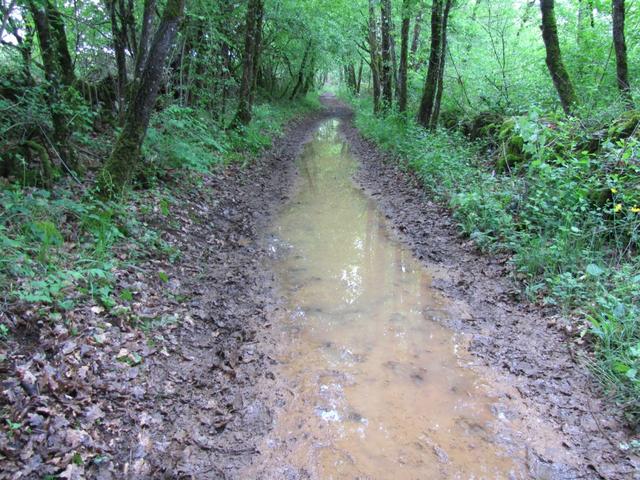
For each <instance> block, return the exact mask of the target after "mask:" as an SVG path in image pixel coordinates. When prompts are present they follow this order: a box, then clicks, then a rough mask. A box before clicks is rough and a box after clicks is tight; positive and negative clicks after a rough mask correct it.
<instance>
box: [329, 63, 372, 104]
mask: <svg viewBox="0 0 640 480" xmlns="http://www.w3.org/2000/svg"><path fill="white" fill-rule="evenodd" d="M363 67H364V62H363V61H362V59H360V67H359V68H358V79H357V80H356V95H360V86H361V85H362V69H363ZM323 83H324V82H323Z"/></svg>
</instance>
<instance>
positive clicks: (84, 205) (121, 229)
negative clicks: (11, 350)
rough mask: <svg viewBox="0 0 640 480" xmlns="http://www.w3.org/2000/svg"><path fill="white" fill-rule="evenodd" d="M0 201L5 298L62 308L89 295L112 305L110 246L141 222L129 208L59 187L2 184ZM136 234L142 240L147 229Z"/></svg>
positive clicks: (1, 284)
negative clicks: (47, 187)
mask: <svg viewBox="0 0 640 480" xmlns="http://www.w3.org/2000/svg"><path fill="white" fill-rule="evenodd" d="M0 207H1V208H0V245H1V247H2V250H3V256H2V259H0V288H2V290H3V292H5V300H7V299H19V300H22V301H24V302H29V303H43V304H49V305H52V306H54V307H55V308H59V309H63V310H64V309H69V308H72V307H73V306H74V304H75V303H76V302H77V301H78V299H80V298H82V297H83V296H90V297H93V298H95V299H96V300H97V301H98V302H100V303H102V304H103V305H105V306H107V307H110V306H112V305H113V300H112V299H111V289H112V287H111V284H112V281H113V278H112V275H111V271H112V269H113V267H114V259H113V258H112V253H111V249H112V247H113V246H114V245H115V244H116V243H117V242H119V241H121V240H123V239H124V238H125V237H126V235H127V234H128V233H131V232H137V233H139V231H140V230H141V229H143V228H144V227H141V226H140V224H139V222H138V221H137V220H136V219H135V217H131V216H130V212H129V211H128V210H127V208H125V207H124V206H122V205H119V204H116V203H112V202H110V203H105V202H102V201H100V200H98V199H97V198H95V197H93V196H91V195H89V194H86V195H84V196H78V195H77V194H75V193H73V192H71V191H69V190H65V189H62V188H59V189H56V190H55V193H51V192H49V191H47V190H41V189H24V188H21V187H18V186H4V187H3V188H2V189H0ZM147 236H148V235H147ZM135 238H140V240H141V241H144V240H145V235H140V236H139V237H135ZM151 245H153V243H151Z"/></svg>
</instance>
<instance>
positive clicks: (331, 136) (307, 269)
mask: <svg viewBox="0 0 640 480" xmlns="http://www.w3.org/2000/svg"><path fill="white" fill-rule="evenodd" d="M356 168H357V164H356V161H355V160H354V159H353V158H352V157H351V156H350V155H349V152H348V150H347V147H346V145H345V144H344V143H343V142H342V141H341V139H340V137H339V135H338V133H337V122H336V121H330V122H328V123H326V124H324V125H323V126H321V128H320V129H319V131H318V132H317V134H316V137H315V139H314V140H313V141H312V142H310V143H309V144H308V145H307V147H306V149H305V151H304V153H303V155H302V157H301V158H300V160H299V169H300V173H301V175H300V180H299V186H298V187H299V188H298V190H297V192H296V193H295V195H294V196H293V198H292V200H291V201H290V202H289V203H288V205H287V207H286V208H285V210H284V211H283V212H282V214H281V216H280V217H279V219H278V221H277V224H276V225H275V227H274V231H273V240H272V250H273V252H274V257H275V258H276V261H275V269H276V272H277V274H278V279H279V282H280V284H281V287H282V294H283V295H284V297H285V298H286V301H287V309H286V313H285V314H283V318H282V321H281V322H280V325H279V326H278V327H277V328H278V329H279V332H278V334H279V335H280V339H281V342H280V349H281V351H280V354H281V355H280V358H279V360H280V362H281V364H282V372H281V374H282V375H283V376H284V377H285V378H287V379H289V380H290V385H291V388H290V392H289V395H290V398H289V399H288V401H287V403H286V406H285V407H284V409H283V411H282V412H280V414H279V415H278V417H277V420H276V428H275V431H274V433H273V435H272V436H271V438H270V440H269V441H268V444H267V445H266V446H265V447H264V449H266V450H273V452H275V453H273V452H272V459H271V463H272V465H271V469H270V471H271V472H272V473H271V477H272V478H287V477H289V478H321V479H355V478H367V479H368V478H371V479H379V478H394V479H396V480H402V479H419V478H420V479H432V478H433V479H436V478H451V479H458V478H460V479H471V478H487V479H494V478H522V477H524V475H525V474H524V472H525V465H524V460H523V459H524V457H525V452H524V451H523V449H522V448H521V447H518V445H519V444H520V443H519V442H517V441H515V440H514V438H513V435H514V434H513V428H512V427H515V426H513V425H509V422H510V421H509V420H508V418H507V417H506V416H505V415H504V414H503V408H502V405H501V403H500V400H499V399H497V398H496V397H495V396H493V394H492V390H493V389H492V387H491V385H490V384H489V383H488V382H487V381H486V380H483V378H481V377H480V376H479V375H478V373H477V370H472V369H470V368H468V367H467V366H466V364H467V363H468V362H469V361H470V358H469V357H468V356H467V353H466V349H465V345H464V344H465V339H464V338H463V337H461V336H459V335H456V334H454V333H452V332H451V331H449V330H447V329H445V328H443V327H442V326H440V325H439V324H438V323H437V319H438V317H441V316H446V315H463V314H465V313H464V312H463V311H460V308H459V307H456V306H454V305H451V304H449V303H448V302H447V301H446V300H445V299H444V298H443V297H442V296H440V295H439V294H438V293H437V292H436V291H435V290H433V289H432V288H431V282H432V275H431V274H430V272H429V271H427V270H426V269H425V268H424V267H423V266H422V265H421V264H419V263H418V261H417V260H416V259H414V258H413V257H412V255H411V253H410V252H409V251H408V250H407V249H406V248H404V247H403V246H402V245H401V244H400V243H399V242H398V241H396V240H395V239H394V238H393V237H392V236H391V234H390V232H389V229H388V227H387V225H386V223H385V219H384V218H383V217H382V216H381V214H380V213H379V212H378V211H377V210H376V206H375V204H374V202H373V201H372V200H370V199H369V198H368V197H366V196H365V195H364V194H363V193H362V192H361V191H360V190H358V189H357V188H356V187H355V185H354V184H353V182H352V180H351V176H352V174H353V172H354V170H355V169H356ZM267 470H269V469H267ZM267 476H269V475H267Z"/></svg>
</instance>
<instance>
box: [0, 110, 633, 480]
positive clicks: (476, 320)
mask: <svg viewBox="0 0 640 480" xmlns="http://www.w3.org/2000/svg"><path fill="white" fill-rule="evenodd" d="M324 102H325V105H326V109H325V110H323V111H322V112H319V113H316V114H313V115H311V116H309V117H308V118H305V119H303V120H301V121H297V122H295V123H293V124H291V125H290V126H289V127H288V129H287V130H286V133H285V135H284V136H283V138H282V139H280V140H278V141H276V145H275V147H274V148H273V149H272V150H271V151H270V152H269V153H268V154H266V155H265V156H264V157H263V158H262V159H260V160H259V161H257V162H256V163H255V164H254V165H253V166H252V168H250V169H247V170H246V171H241V170H239V169H237V168H229V169H228V170H226V171H225V172H224V173H221V174H216V175H210V176H207V177H205V180H204V184H203V185H202V188H199V189H197V191H185V189H179V190H178V193H176V194H175V198H174V199H173V202H172V207H171V211H172V218H171V222H167V221H166V218H163V216H162V215H160V214H159V213H158V212H156V213H152V214H150V215H149V218H148V219H147V220H148V221H149V222H150V223H156V224H157V225H158V226H159V228H160V229H161V231H163V232H164V233H163V238H164V239H165V240H166V241H167V242H168V243H170V244H171V245H173V246H174V247H175V249H176V250H177V251H179V252H180V253H181V255H180V258H179V260H178V261H177V262H176V264H169V263H167V262H165V261H163V260H159V259H153V258H152V259H149V261H148V262H147V263H146V264H144V265H142V266H141V268H140V269H132V270H130V271H120V272H116V273H117V275H118V278H119V280H118V282H119V283H118V284H119V286H120V287H123V288H124V287H127V288H131V289H132V290H135V291H136V292H140V293H139V295H138V296H137V298H136V302H135V304H134V305H133V310H134V313H136V314H139V315H140V316H147V317H154V318H157V317H160V316H162V315H163V314H171V316H172V317H173V318H176V319H178V320H177V321H176V322H175V323H170V324H167V325H156V326H154V330H153V335H154V338H155V343H154V345H150V344H149V342H148V337H146V336H145V335H142V334H140V332H139V331H137V330H135V329H130V328H129V327H127V326H125V325H119V324H118V323H117V322H116V321H114V320H113V319H111V320H110V321H111V322H112V323H113V324H114V325H112V326H110V327H109V329H108V330H107V332H106V338H108V340H107V341H106V342H104V343H103V344H102V345H96V344H95V341H94V340H92V339H94V338H95V334H96V330H95V328H94V327H93V326H88V327H87V329H86V331H85V332H81V334H80V336H79V337H77V338H75V339H74V340H73V342H74V344H73V348H74V350H73V352H84V353H82V354H81V355H80V354H78V355H77V358H76V359H72V360H73V362H72V363H73V365H74V367H73V368H76V367H79V366H80V365H87V368H88V370H87V371H88V372H89V374H88V377H87V379H86V381H85V382H84V383H82V385H75V386H73V388H74V389H75V390H74V392H76V393H74V394H75V395H76V398H79V399H80V400H79V402H80V401H81V402H82V403H81V407H74V406H73V405H68V404H66V403H64V402H65V401H66V400H64V401H63V400H60V398H61V396H59V393H58V394H52V398H55V400H51V401H54V402H59V403H60V402H61V403H60V405H62V406H61V407H60V408H61V411H64V412H66V413H65V414H61V415H60V418H62V417H64V416H66V418H67V420H65V421H67V423H66V424H65V423H60V422H58V423H56V422H53V423H52V424H50V425H49V424H47V425H46V434H45V435H44V436H42V437H38V438H35V437H32V439H31V440H32V443H30V444H29V445H30V447H29V448H31V449H32V450H33V451H32V452H31V454H32V456H29V457H25V458H24V459H23V460H20V459H19V458H18V454H19V453H20V452H16V457H15V460H13V459H12V460H11V462H12V463H11V464H10V465H9V463H7V465H8V466H9V467H10V468H9V469H7V470H6V473H5V474H0V478H11V477H10V476H9V475H10V473H11V472H18V471H22V472H23V473H24V476H23V478H40V476H41V475H36V474H35V473H33V472H39V473H42V472H45V471H46V469H45V467H44V466H43V465H42V462H41V460H44V461H45V462H46V461H47V458H46V456H45V455H46V454H45V453H43V452H45V450H43V448H44V447H43V445H45V443H46V444H47V445H49V447H47V448H49V450H47V452H49V453H48V454H49V455H51V452H53V451H54V450H52V447H51V445H54V446H56V447H55V448H56V449H58V446H57V445H58V444H59V451H60V453H59V455H61V456H62V455H69V453H68V452H69V450H68V445H67V444H68V443H69V442H72V443H75V444H76V448H79V447H78V442H83V443H82V445H83V448H86V449H87V451H91V452H94V453H93V454H92V455H97V454H100V455H101V458H104V459H105V460H102V461H100V462H92V463H86V464H85V465H84V466H83V467H77V469H76V468H75V467H74V468H71V470H70V472H71V473H74V472H76V473H77V472H79V471H80V469H81V468H82V470H83V471H84V472H85V475H86V477H88V478H102V479H108V478H123V477H125V478H136V479H138V478H197V479H207V478H211V479H214V478H215V479H219V478H243V477H242V474H241V473H240V472H241V471H242V469H243V468H245V467H246V466H247V465H250V464H259V463H260V462H261V455H260V453H261V452H259V446H260V441H261V439H262V438H263V437H264V435H266V433H267V432H268V431H269V430H270V429H271V427H272V425H273V421H274V416H275V413H276V412H277V411H278V409H279V408H280V407H282V405H283V404H284V403H285V402H286V401H287V400H288V399H289V398H290V396H291V392H290V390H289V388H288V386H287V384H286V382H285V381H283V380H282V379H278V378H276V376H275V374H274V372H275V371H276V370H277V369H275V368H274V363H275V360H273V357H272V355H271V354H272V351H273V342H274V340H273V339H272V338H271V336H270V333H269V331H270V328H269V327H270V324H271V322H273V320H274V318H275V316H274V314H273V313H274V311H275V309H277V308H279V305H280V299H278V298H277V295H276V293H275V288H274V278H273V274H272V272H270V271H269V267H268V265H269V262H268V260H267V258H268V252H267V251H266V247H265V244H264V241H263V240H264V239H263V232H264V231H265V229H266V226H267V225H268V224H269V222H270V221H271V219H272V218H273V214H274V213H275V212H276V211H277V209H278V207H279V206H281V205H282V204H283V203H284V202H285V201H286V199H287V197H288V195H289V192H290V189H291V186H292V184H293V180H294V178H295V175H296V169H295V165H294V160H295V158H296V156H297V155H298V154H299V153H300V151H301V148H302V146H303V145H304V144H305V142H306V141H308V139H309V138H310V136H311V135H312V134H313V132H314V130H315V129H316V128H317V126H318V124H319V123H320V122H321V121H323V120H325V119H328V118H335V117H337V118H340V119H341V120H342V127H341V129H342V133H343V135H344V136H345V138H346V139H347V140H348V142H349V144H350V147H351V150H352V152H353V153H354V154H355V155H356V156H357V157H358V158H360V159H361V161H362V168H361V169H360V171H359V173H358V174H357V176H356V182H357V183H359V184H360V185H361V186H362V188H363V189H365V191H366V192H367V193H368V194H369V195H371V196H372V197H373V198H375V199H376V201H377V202H378V205H379V208H380V209H381V210H382V211H383V212H384V213H385V214H386V216H387V217H388V219H389V221H390V223H391V224H392V225H393V226H394V227H395V229H396V232H397V234H398V236H399V238H400V239H401V240H402V241H403V242H405V243H406V244H407V245H409V246H410V247H411V248H412V249H413V251H414V252H415V255H416V257H417V258H419V259H421V260H422V261H423V262H424V263H426V264H427V265H429V266H430V268H432V269H433V268H435V269H436V270H440V271H442V273H443V274H442V275H441V278H440V279H439V280H438V283H437V286H438V288H439V289H441V290H442V292H443V294H444V295H446V296H448V297H450V298H452V299H453V300H454V301H461V302H464V303H466V304H467V305H469V306H470V307H471V312H472V314H471V315H464V316H461V317H459V318H454V319H451V321H450V323H449V324H448V325H447V326H449V327H451V328H452V329H455V330H459V331H464V332H466V333H468V334H469V336H470V337H471V339H472V340H471V346H470V349H471V351H472V352H473V353H474V354H475V355H477V357H478V359H480V361H481V362H483V363H484V364H485V365H487V366H489V367H490V368H492V369H494V371H496V372H497V373H498V374H499V375H501V376H504V377H505V378H507V381H508V383H510V384H512V385H515V386H516V389H517V391H518V392H519V395H520V396H521V397H522V401H523V402H524V403H526V404H527V406H528V408H530V409H532V411H534V412H536V414H537V416H538V417H539V418H544V419H546V421H547V423H549V424H550V425H551V426H552V427H553V428H554V429H556V430H557V432H558V433H559V434H560V435H562V436H564V438H565V439H566V441H565V448H566V451H567V455H568V456H571V457H573V458H578V459H580V461H579V462H578V465H576V464H575V463H574V462H572V464H571V465H563V464H558V465H555V464H553V462H551V460H550V459H549V458H547V457H546V456H545V452H544V449H543V448H533V447H532V449H531V462H530V470H531V475H532V478H554V479H555V478H607V479H628V478H637V474H635V475H634V472H635V471H636V470H634V467H635V465H637V463H634V462H637V459H635V458H629V457H627V456H626V455H625V454H624V452H622V451H621V450H620V449H619V448H617V445H618V444H619V443H621V442H623V441H627V440H628V439H627V437H626V436H625V433H624V429H623V427H622V423H621V422H620V419H619V418H618V417H617V416H616V415H610V414H608V407H606V406H605V404H604V402H603V401H601V400H600V399H599V397H598V394H597V387H596V383H595V382H594V381H593V379H592V378H591V377H590V375H589V374H588V370H587V369H586V368H585V367H584V366H582V365H579V364H577V363H575V362H574V360H573V358H574V356H572V354H571V353H570V351H569V350H568V348H567V338H566V336H565V334H564V333H563V328H564V326H563V325H561V324H560V323H559V322H557V321H556V319H555V317H552V316H549V312H544V311H542V310H540V309H538V308H537V307H535V306H532V305H529V304H527V303H526V302H523V301H521V300H520V299H519V298H518V295H517V292H518V288H517V286H515V285H514V284H513V283H512V282H511V280H509V277H508V274H509V273H510V272H509V268H508V266H507V264H506V262H505V260H506V259H504V258H491V257H487V256H484V255H482V254H480V253H479V252H478V251H477V250H476V249H475V247H474V246H473V244H472V243H471V242H469V241H468V239H465V238H462V237H460V236H459V235H458V234H457V232H456V228H455V225H454V223H453V221H452V220H451V217H450V215H449V212H447V211H446V210H445V209H443V208H441V207H439V206H438V205H436V204H434V203H432V202H431V201H430V200H429V199H428V197H427V196H426V195H425V193H424V192H423V191H422V190H421V189H420V188H419V187H418V186H417V184H416V181H415V179H413V178H412V177H411V175H409V174H407V173H404V172H402V171H400V170H399V169H398V168H396V167H395V166H394V164H393V162H388V161H387V160H388V159H387V158H386V157H385V156H384V155H382V154H380V152H379V151H377V149H376V148H375V147H374V146H373V145H372V144H370V143H369V142H367V141H365V140H363V139H362V138H361V136H360V135H359V134H358V132H357V131H356V129H355V128H354V127H353V125H352V123H351V118H352V113H351V112H350V111H349V109H348V108H346V107H345V106H343V105H341V104H340V103H339V102H337V101H336V100H335V99H333V98H324ZM159 270H164V271H168V272H169V271H170V272H171V275H170V281H169V282H168V283H166V284H165V283H163V282H162V281H160V279H158V276H157V272H158V271H159ZM94 313H95V312H94ZM86 314H87V316H88V317H90V316H91V315H93V314H92V313H91V312H89V311H87V312H86ZM93 316H94V317H95V315H93ZM88 317H87V318H88ZM96 321H97V320H96ZM87 325H94V324H93V323H88V324H87ZM95 325H97V323H96V324H95ZM96 328H97V327H96ZM101 328H102V327H101ZM100 331H101V332H102V330H100ZM101 335H102V334H101ZM68 346H69V342H66V343H63V342H62V340H61V341H60V342H59V344H56V345H55V346H52V347H51V352H50V353H49V357H48V358H49V359H53V360H51V361H52V363H55V362H59V363H55V365H61V367H56V368H61V369H62V370H61V371H63V370H64V369H65V368H67V369H68V368H69V367H68V365H67V364H68V362H69V360H68V358H69V353H68V352H66V350H68V348H67V347H68ZM123 348H124V349H126V350H127V351H128V352H138V353H139V354H140V356H141V357H142V358H143V359H144V360H143V362H142V363H141V364H140V365H138V366H131V368H130V366H128V365H124V364H122V362H117V361H116V357H117V356H119V355H120V354H118V351H122V349H123ZM58 350H59V352H61V353H55V352H56V351H58ZM87 352H88V353H87ZM93 352H95V353H93ZM116 354H117V355H116ZM74 355H75V353H74ZM65 362H67V363H65ZM55 365H54V366H55ZM65 365H67V366H65ZM43 371H44V370H43ZM67 371H71V370H67ZM35 373H36V376H38V375H40V374H41V373H42V372H40V373H39V372H35ZM42 374H43V373H42ZM38 378H40V377H39V376H38ZM43 378H44V377H43ZM59 381H60V379H59ZM5 387H7V384H5ZM7 388H10V389H15V391H16V392H18V391H20V388H21V387H20V386H19V385H18V384H14V383H12V384H10V385H9V387H7ZM12 391H13V390H12ZM20 392H21V393H19V395H18V400H16V401H18V402H21V401H24V402H25V407H24V408H25V409H26V410H25V412H26V411H28V409H35V408H36V407H37V406H38V404H37V403H33V402H31V403H29V402H30V400H29V398H28V395H25V394H24V392H22V391H20ZM40 394H41V396H40V397H39V398H40V401H41V402H42V401H44V400H42V399H43V398H44V397H43V395H44V394H45V392H44V391H41V392H40ZM56 395H58V396H56ZM65 398H66V397H65ZM78 404H79V405H80V403H78ZM56 408H58V407H56ZM50 410H53V408H52V407H51V408H50ZM34 411H35V410H34ZM96 412H99V414H100V416H99V419H100V421H99V422H96V421H95V418H92V417H95V415H96ZM74 417H75V420H74ZM33 418H36V417H33ZM51 418H58V417H53V415H52V416H51ZM48 421H49V420H47V422H48ZM71 421H74V422H76V423H75V425H76V426H77V425H81V426H82V430H80V427H76V428H75V429H73V430H72V428H71V426H70V425H69V423H68V422H71ZM43 428H45V427H43ZM69 432H76V433H74V435H72V436H69V435H70V433H69ZM77 432H84V433H83V435H84V434H85V433H86V435H88V436H82V435H81V436H80V437H78V435H80V433H77ZM78 439H79V440H78ZM76 440H77V441H76ZM47 442H48V443H47ZM84 442H86V443H84ZM65 445H66V446H65ZM25 451H27V449H26V447H25V449H23V450H22V452H25ZM34 452H35V453H34ZM55 452H58V450H55ZM12 454H13V453H12ZM56 455H58V453H56ZM34 459H36V460H34ZM76 470H77V471H76ZM29 472H32V473H29ZM536 475H537V477H536ZM67 478H82V477H71V476H69V477H67ZM291 478H304V477H303V476H301V475H298V476H295V475H294V476H292V477H291ZM381 478H383V477H381Z"/></svg>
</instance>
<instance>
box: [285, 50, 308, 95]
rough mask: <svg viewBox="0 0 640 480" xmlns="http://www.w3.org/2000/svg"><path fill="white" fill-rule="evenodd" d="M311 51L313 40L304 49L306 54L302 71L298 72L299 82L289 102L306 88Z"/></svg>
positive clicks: (301, 63)
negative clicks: (306, 74)
mask: <svg viewBox="0 0 640 480" xmlns="http://www.w3.org/2000/svg"><path fill="white" fill-rule="evenodd" d="M310 50H311V39H309V41H308V42H307V46H306V48H305V49H304V54H303V55H302V62H300V69H299V70H298V80H297V81H296V85H295V86H294V87H293V91H292V92H291V96H290V97H289V100H293V99H294V98H296V96H297V95H298V93H299V92H300V89H301V88H303V87H304V81H305V75H304V72H305V69H306V67H307V58H308V57H309V51H310Z"/></svg>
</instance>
